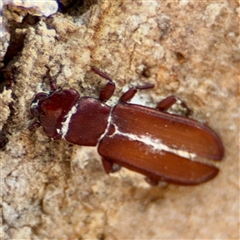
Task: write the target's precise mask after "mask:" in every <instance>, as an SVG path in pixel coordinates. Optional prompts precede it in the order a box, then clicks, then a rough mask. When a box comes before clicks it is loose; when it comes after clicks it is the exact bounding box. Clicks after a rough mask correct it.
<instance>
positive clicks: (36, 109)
mask: <svg viewBox="0 0 240 240" xmlns="http://www.w3.org/2000/svg"><path fill="white" fill-rule="evenodd" d="M48 96H49V95H48V94H47V93H44V92H41V93H38V94H37V95H36V96H35V98H34V99H33V100H32V104H31V108H30V110H31V114H32V115H33V116H34V117H39V116H40V115H41V112H42V111H41V108H40V106H39V102H40V101H41V100H44V99H46V98H47V97H48Z"/></svg>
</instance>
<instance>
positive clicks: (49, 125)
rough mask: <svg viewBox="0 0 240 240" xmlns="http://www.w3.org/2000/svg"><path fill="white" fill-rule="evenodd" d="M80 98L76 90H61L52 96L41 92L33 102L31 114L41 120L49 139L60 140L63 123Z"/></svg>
mask: <svg viewBox="0 0 240 240" xmlns="http://www.w3.org/2000/svg"><path fill="white" fill-rule="evenodd" d="M79 97H80V96H79V93H78V92H77V91H76V90H74V89H65V90H59V91H55V92H53V93H50V94H46V93H43V92H41V93H38V94H37V95H36V96H35V98H34V99H33V101H32V104H31V108H30V109H31V113H32V115H33V116H34V117H37V118H38V119H39V122H40V125H41V126H42V127H43V129H44V131H45V133H46V134H47V135H48V136H49V137H51V138H53V139H59V138H61V128H62V123H63V122H64V121H65V119H66V116H67V114H68V112H69V111H70V110H71V108H72V107H73V106H74V105H75V104H76V103H77V102H78V100H79Z"/></svg>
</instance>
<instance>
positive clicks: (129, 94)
mask: <svg viewBox="0 0 240 240" xmlns="http://www.w3.org/2000/svg"><path fill="white" fill-rule="evenodd" d="M153 87H154V84H146V85H143V86H136V87H131V88H129V89H128V90H127V91H126V92H125V93H123V95H122V96H121V97H120V99H119V102H127V101H129V100H131V99H132V98H133V97H134V95H135V94H136V92H137V90H146V89H150V88H153Z"/></svg>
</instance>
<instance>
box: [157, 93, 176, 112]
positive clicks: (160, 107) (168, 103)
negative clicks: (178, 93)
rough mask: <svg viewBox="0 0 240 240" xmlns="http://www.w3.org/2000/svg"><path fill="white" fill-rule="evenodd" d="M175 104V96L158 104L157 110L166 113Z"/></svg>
mask: <svg viewBox="0 0 240 240" xmlns="http://www.w3.org/2000/svg"><path fill="white" fill-rule="evenodd" d="M176 102H177V98H176V97H175V96H169V97H167V98H164V99H163V100H161V101H160V102H159V103H158V105H157V109H158V110H160V111H161V112H166V111H167V110H168V109H169V108H170V107H171V106H172V105H173V104H174V103H176Z"/></svg>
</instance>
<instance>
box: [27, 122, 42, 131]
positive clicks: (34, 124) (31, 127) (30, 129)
mask: <svg viewBox="0 0 240 240" xmlns="http://www.w3.org/2000/svg"><path fill="white" fill-rule="evenodd" d="M39 127H40V123H39V122H33V123H32V124H31V125H30V126H29V127H28V130H29V131H33V130H36V129H37V128H39Z"/></svg>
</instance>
